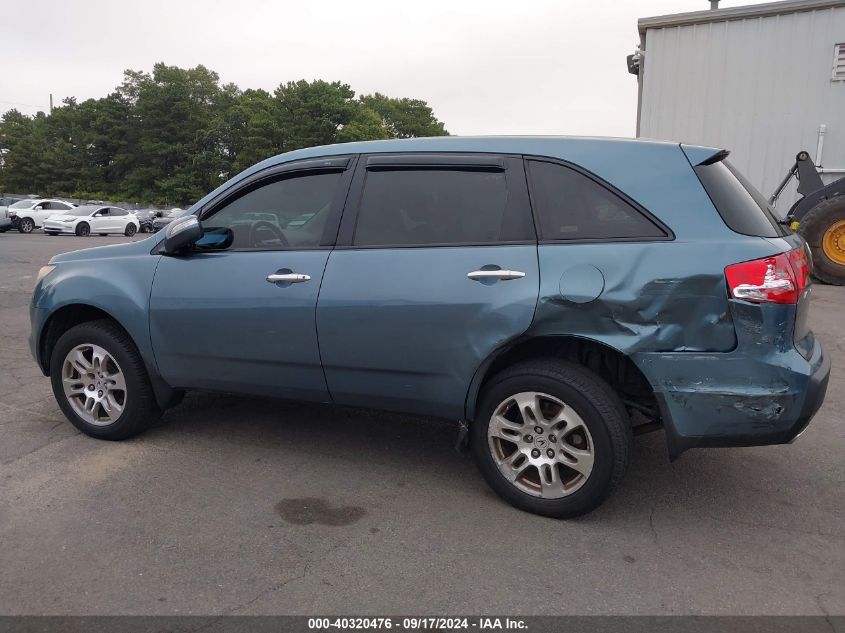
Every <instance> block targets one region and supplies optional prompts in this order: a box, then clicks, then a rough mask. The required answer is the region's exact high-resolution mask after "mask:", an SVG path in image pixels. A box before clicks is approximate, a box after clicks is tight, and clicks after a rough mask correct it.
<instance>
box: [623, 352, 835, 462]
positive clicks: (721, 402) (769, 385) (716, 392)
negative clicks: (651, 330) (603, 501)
mask: <svg viewBox="0 0 845 633" xmlns="http://www.w3.org/2000/svg"><path fill="white" fill-rule="evenodd" d="M642 357H645V358H642ZM638 364H639V365H640V368H641V369H642V370H643V372H644V373H645V374H646V376H647V377H648V378H649V380H651V382H652V385H653V386H654V387H655V396H656V398H657V402H658V405H659V407H660V412H661V415H662V418H663V423H664V427H665V429H666V442H667V445H668V449H669V457H670V459H673V460H674V459H676V458H677V457H678V456H679V455H681V453H683V452H684V451H686V450H688V449H690V448H698V447H724V446H763V445H769V444H786V443H789V442H791V441H793V440H794V439H795V438H796V437H797V436H798V435H799V434H800V433H801V432H802V431H803V430H804V429H805V428H806V427H807V425H808V424H809V422H810V420H811V419H812V417H813V416H814V415H815V414H816V412H817V411H818V410H819V407H821V405H822V402H823V401H824V397H825V393H826V391H827V383H828V378H829V376H830V359H829V358H828V356H827V355H826V354H825V353H824V350H823V349H822V346H821V344H820V343H819V342H818V341H817V340H816V341H814V344H813V347H812V352H811V354H810V355H809V358H805V357H804V356H802V355H801V354H800V353H798V351H797V350H795V349H792V350H790V351H788V352H779V353H774V354H770V355H767V356H766V357H765V358H753V357H748V356H745V355H741V354H736V353H728V354H704V353H703V354H689V353H682V354H678V353H667V354H645V355H642V356H641V358H640V362H638Z"/></svg>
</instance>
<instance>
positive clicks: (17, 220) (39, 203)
mask: <svg viewBox="0 0 845 633" xmlns="http://www.w3.org/2000/svg"><path fill="white" fill-rule="evenodd" d="M75 208H76V205H75V204H73V203H71V202H65V201H64V200H54V199H44V198H33V199H31V200H21V201H20V202H16V203H15V204H13V205H11V206H10V207H9V216H10V217H11V220H12V226H14V227H15V228H16V229H17V230H18V231H20V232H21V233H32V231H33V229H37V228H38V227H40V226H43V225H44V220H46V219H47V218H49V217H50V216H51V215H56V214H57V213H64V212H66V211H71V210H73V209H75Z"/></svg>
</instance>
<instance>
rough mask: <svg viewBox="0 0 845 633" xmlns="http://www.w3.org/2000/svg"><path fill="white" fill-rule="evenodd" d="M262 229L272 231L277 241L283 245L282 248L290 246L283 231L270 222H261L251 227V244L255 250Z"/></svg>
mask: <svg viewBox="0 0 845 633" xmlns="http://www.w3.org/2000/svg"><path fill="white" fill-rule="evenodd" d="M261 229H267V230H268V231H270V232H271V233H272V234H273V235H274V236H275V237H276V239H278V240H279V241H280V242H281V243H282V246H290V242H288V238H286V237H285V234H284V233H282V230H281V229H280V228H279V227H278V226H276V225H275V224H273V223H272V222H268V221H267V220H259V221H258V222H256V223H255V224H253V225H252V226H251V227H249V243H250V245H251V246H252V247H253V248H255V243H256V239H255V238H256V237H257V236H258V231H259V230H261ZM262 241H263V240H262Z"/></svg>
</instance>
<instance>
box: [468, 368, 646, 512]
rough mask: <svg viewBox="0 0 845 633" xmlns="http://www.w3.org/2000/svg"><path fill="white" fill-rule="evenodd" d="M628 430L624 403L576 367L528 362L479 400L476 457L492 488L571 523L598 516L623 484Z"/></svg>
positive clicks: (490, 387) (498, 378)
mask: <svg viewBox="0 0 845 633" xmlns="http://www.w3.org/2000/svg"><path fill="white" fill-rule="evenodd" d="M630 449H631V427H630V421H629V419H628V416H627V413H626V412H625V408H624V406H623V405H622V402H621V401H620V400H619V397H618V396H617V395H616V393H615V392H614V391H613V390H612V389H611V387H610V386H609V385H608V384H607V383H605V382H604V381H603V380H602V379H601V378H599V377H598V376H597V375H595V374H594V373H593V372H591V371H590V370H588V369H586V368H585V367H582V366H580V365H576V364H573V363H568V362H563V361H557V360H539V361H530V362H526V363H521V364H519V365H515V366H514V367H511V368H510V369H507V370H505V371H504V372H502V373H501V374H499V375H497V376H495V377H494V378H493V379H492V380H491V381H490V382H489V383H488V384H487V386H486V387H485V388H484V390H483V393H482V395H481V400H480V406H479V408H478V417H477V418H476V420H475V421H474V422H473V427H472V450H473V453H474V455H475V460H476V463H477V464H478V467H479V469H480V470H481V474H482V475H483V476H484V479H485V480H486V481H487V483H488V484H489V485H490V486H491V487H492V488H493V489H494V490H495V491H496V492H497V493H498V494H499V495H500V496H501V497H502V498H504V499H505V500H506V501H508V502H509V503H511V504H512V505H514V506H516V507H517V508H520V509H522V510H527V511H528V512H533V513H536V514H542V515H545V516H550V517H556V518H570V517H575V516H578V515H581V514H585V513H587V512H589V511H590V510H592V509H594V508H596V507H597V506H598V505H599V504H601V503H602V501H604V499H605V498H606V497H607V496H608V495H609V494H610V492H611V491H612V490H613V488H614V487H615V486H616V485H617V484H618V483H619V481H620V480H621V479H622V475H623V474H624V472H625V468H626V467H627V464H628V458H629V454H630Z"/></svg>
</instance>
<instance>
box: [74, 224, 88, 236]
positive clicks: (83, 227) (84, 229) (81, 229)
mask: <svg viewBox="0 0 845 633" xmlns="http://www.w3.org/2000/svg"><path fill="white" fill-rule="evenodd" d="M74 233H76V234H77V235H78V236H79V237H87V236H88V235H90V234H91V227H90V226H89V225H88V223H87V222H80V223H79V224H77V225H76V230H75V231H74Z"/></svg>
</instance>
